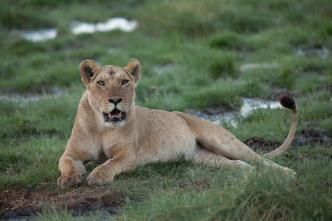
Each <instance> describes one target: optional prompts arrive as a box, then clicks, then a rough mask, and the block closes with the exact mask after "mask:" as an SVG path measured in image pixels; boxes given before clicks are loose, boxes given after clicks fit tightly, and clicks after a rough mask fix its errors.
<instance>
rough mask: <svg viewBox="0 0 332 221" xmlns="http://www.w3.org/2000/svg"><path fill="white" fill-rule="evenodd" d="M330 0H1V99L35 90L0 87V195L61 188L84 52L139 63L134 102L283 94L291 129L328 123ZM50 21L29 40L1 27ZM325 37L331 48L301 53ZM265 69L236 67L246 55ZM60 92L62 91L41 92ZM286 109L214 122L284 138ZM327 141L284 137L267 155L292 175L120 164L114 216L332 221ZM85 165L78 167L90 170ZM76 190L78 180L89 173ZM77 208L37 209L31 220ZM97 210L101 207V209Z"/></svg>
mask: <svg viewBox="0 0 332 221" xmlns="http://www.w3.org/2000/svg"><path fill="white" fill-rule="evenodd" d="M331 10H332V4H331V2H330V1H329V0H317V1H310V0H303V1H287V0H266V1H259V0H251V1H245V0H233V1H229V0H221V1H219V0H209V1H203V0H169V1H166V0H165V1H152V0H126V1H107V0H98V1H86V0H84V1H78V0H71V1H64V0H61V1H55V0H47V1H40V0H29V1H22V0H18V1H10V0H4V1H3V2H2V5H1V8H0V36H1V42H0V56H1V65H0V70H1V71H0V96H7V97H13V96H16V95H22V96H27V97H29V96H33V95H37V96H39V95H41V99H40V100H37V101H33V102H25V101H22V100H21V101H14V100H10V99H3V98H0V125H1V127H0V194H1V193H3V192H4V191H6V190H8V189H10V190H16V191H21V190H26V191H40V190H43V189H45V190H47V191H48V190H52V191H56V192H57V191H59V192H60V191H63V192H67V191H71V190H72V189H73V188H67V189H65V190H59V189H58V188H57V186H56V179H57V177H58V176H59V175H60V173H59V171H58V169H57V163H58V159H59V157H60V156H61V154H62V153H63V151H64V147H65V145H66V142H67V140H68V138H69V136H70V133H71V129H72V125H73V123H74V118H75V114H76V110H77V105H78V103H79V99H80V97H81V95H82V93H83V92H84V90H85V87H84V85H83V83H82V81H81V77H80V74H79V71H78V66H79V64H80V63H81V62H82V61H83V60H84V59H94V60H95V61H97V62H98V63H100V64H101V65H107V64H115V65H119V66H126V65H127V63H128V61H129V60H130V58H132V57H135V58H137V59H138V60H139V61H140V62H141V65H142V78H141V80H140V82H139V84H138V87H137V89H136V92H137V95H136V103H137V104H139V105H142V106H147V107H150V108H159V109H166V110H170V111H172V110H179V111H183V110H185V109H186V108H208V107H215V106H218V107H220V106H222V107H223V108H224V109H226V110H238V109H239V108H240V107H241V97H252V98H262V99H269V100H276V99H277V97H278V95H279V94H280V93H282V92H289V93H290V94H292V95H293V96H294V97H295V99H296V101H297V104H298V109H299V124H298V131H301V130H303V129H315V130H323V131H326V133H329V134H331V133H332V118H331V116H332V102H331V97H332V93H331V88H332V77H331V76H332V63H331V58H332V55H331V53H332V52H331V51H332V22H331V21H332V14H331V13H330V12H331ZM111 17H125V18H128V19H130V20H136V21H137V22H138V25H139V26H138V28H137V29H136V30H135V31H134V32H130V33H126V32H121V31H112V32H105V33H101V32H99V33H95V34H80V35H73V34H72V33H71V32H70V24H71V22H72V21H73V20H78V21H85V22H92V23H97V22H105V21H106V20H107V19H108V18H111ZM41 28H56V29H57V30H58V37H57V38H55V39H53V40H48V41H44V42H37V43H32V42H29V41H26V40H24V39H22V38H20V37H19V36H14V35H12V34H11V31H12V30H23V29H25V30H31V29H41ZM314 48H326V49H328V50H329V53H328V54H327V55H326V56H325V57H324V56H321V55H320V54H309V55H306V56H303V55H298V51H299V50H309V51H310V50H311V49H314ZM255 63H265V64H273V65H275V67H273V68H269V69H264V68H262V69H257V70H248V71H243V72H242V71H241V70H240V67H241V66H242V65H244V64H255ZM54 89H57V90H60V91H62V92H63V93H60V94H57V95H49V94H48V93H51V91H52V90H54ZM290 118H291V115H290V113H289V111H288V110H279V109H277V110H256V111H254V112H253V113H251V114H250V115H248V116H247V117H245V118H243V117H239V119H238V120H239V126H238V127H236V128H235V127H233V126H232V125H231V124H225V125H224V126H225V127H226V128H227V129H228V130H230V131H231V132H232V133H233V134H234V135H236V136H237V137H238V138H239V139H240V140H245V139H247V138H249V137H252V136H260V137H264V138H266V139H269V140H273V141H279V142H281V141H283V140H284V138H285V136H286V134H287V132H288V128H289V126H290ZM331 156H332V149H331V144H328V145H318V144H317V145H315V146H313V147H312V146H309V145H305V146H299V147H291V148H290V150H289V151H288V153H287V154H285V155H284V156H281V157H278V158H277V159H276V160H275V161H276V162H277V163H279V164H281V165H284V166H288V167H290V168H292V169H293V170H294V171H296V172H297V173H298V178H297V180H295V181H293V182H289V181H288V180H287V179H283V178H280V176H278V174H274V173H273V172H272V171H264V170H262V171H261V170H259V171H258V172H257V173H255V174H253V175H252V176H250V177H249V178H248V179H245V178H244V177H243V175H242V173H241V172H240V171H232V170H229V169H225V168H211V167H207V166H203V165H194V164H192V163H190V162H184V161H180V162H171V163H166V164H162V163H158V164H153V165H147V166H145V167H140V168H137V169H136V170H135V171H132V172H129V173H126V174H121V175H119V176H117V177H116V179H115V181H114V182H113V183H112V184H111V185H110V186H109V187H104V188H111V189H114V190H116V191H120V192H121V193H123V194H124V196H125V197H126V198H127V200H126V202H125V203H124V205H123V206H122V208H121V210H120V211H119V213H118V214H117V215H116V218H117V219H120V220H221V219H222V220H329V219H331V217H332V214H331V211H332V208H331V205H332V192H331V183H332V176H331V174H332V168H331V163H330V161H331ZM95 166H96V164H88V171H91V170H92V169H93V168H94V167H95ZM77 188H87V186H86V183H83V185H82V186H80V187H77ZM94 216H98V217H105V214H103V213H102V212H100V213H97V214H91V215H84V216H80V217H74V216H73V215H72V214H71V213H69V212H68V211H60V212H59V211H55V210H53V209H52V208H45V210H44V211H43V212H42V214H40V215H39V216H38V217H36V219H40V220H45V219H47V220H71V219H82V220H89V219H94ZM107 217H108V215H107Z"/></svg>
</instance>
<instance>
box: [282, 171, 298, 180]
mask: <svg viewBox="0 0 332 221" xmlns="http://www.w3.org/2000/svg"><path fill="white" fill-rule="evenodd" d="M283 173H284V175H285V176H287V177H290V178H292V179H296V176H297V174H296V173H295V172H294V171H293V170H291V169H289V168H284V171H283Z"/></svg>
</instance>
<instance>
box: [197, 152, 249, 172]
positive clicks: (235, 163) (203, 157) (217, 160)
mask: <svg viewBox="0 0 332 221" xmlns="http://www.w3.org/2000/svg"><path fill="white" fill-rule="evenodd" d="M192 161H193V162H194V163H198V164H200V163H203V164H206V165H210V166H214V167H219V166H226V167H230V168H239V169H248V170H251V171H252V170H254V167H253V166H251V165H250V164H248V163H246V162H244V161H242V160H230V159H228V158H227V157H224V156H222V155H218V154H215V153H213V152H211V151H210V150H207V149H205V148H202V149H199V150H198V151H196V152H195V154H194V157H193V159H192Z"/></svg>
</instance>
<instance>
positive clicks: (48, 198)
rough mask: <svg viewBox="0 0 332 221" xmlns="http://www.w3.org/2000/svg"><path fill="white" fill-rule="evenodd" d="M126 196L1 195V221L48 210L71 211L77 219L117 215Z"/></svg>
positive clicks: (104, 192) (87, 192)
mask: <svg viewBox="0 0 332 221" xmlns="http://www.w3.org/2000/svg"><path fill="white" fill-rule="evenodd" d="M124 201H125V196H124V195H123V194H121V193H119V192H115V191H112V190H110V189H81V188H80V189H74V190H71V191H68V192H66V193H59V192H55V191H37V192H30V191H24V190H21V191H17V190H7V191H5V192H3V193H1V194H0V220H6V219H24V218H25V219H26V218H29V217H30V218H31V216H33V215H36V214H37V213H40V212H42V210H43V209H45V208H48V207H49V208H52V207H54V208H56V209H59V210H60V209H67V211H70V212H71V213H72V214H73V215H74V216H75V215H82V214H83V215H84V214H86V213H90V212H94V211H96V210H99V211H100V210H102V211H104V212H107V213H109V214H114V213H116V212H117V210H118V209H119V208H120V206H121V204H122V203H123V202H124Z"/></svg>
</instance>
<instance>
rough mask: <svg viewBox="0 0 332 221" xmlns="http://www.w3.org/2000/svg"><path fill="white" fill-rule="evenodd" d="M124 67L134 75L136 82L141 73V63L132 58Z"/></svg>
mask: <svg viewBox="0 0 332 221" xmlns="http://www.w3.org/2000/svg"><path fill="white" fill-rule="evenodd" d="M125 69H126V70H127V71H128V72H129V73H130V74H131V75H132V76H133V77H134V80H135V83H137V82H138V80H139V78H140V74H141V64H140V63H139V62H138V61H137V60H136V59H135V58H132V59H130V61H129V63H128V65H127V67H125Z"/></svg>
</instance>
